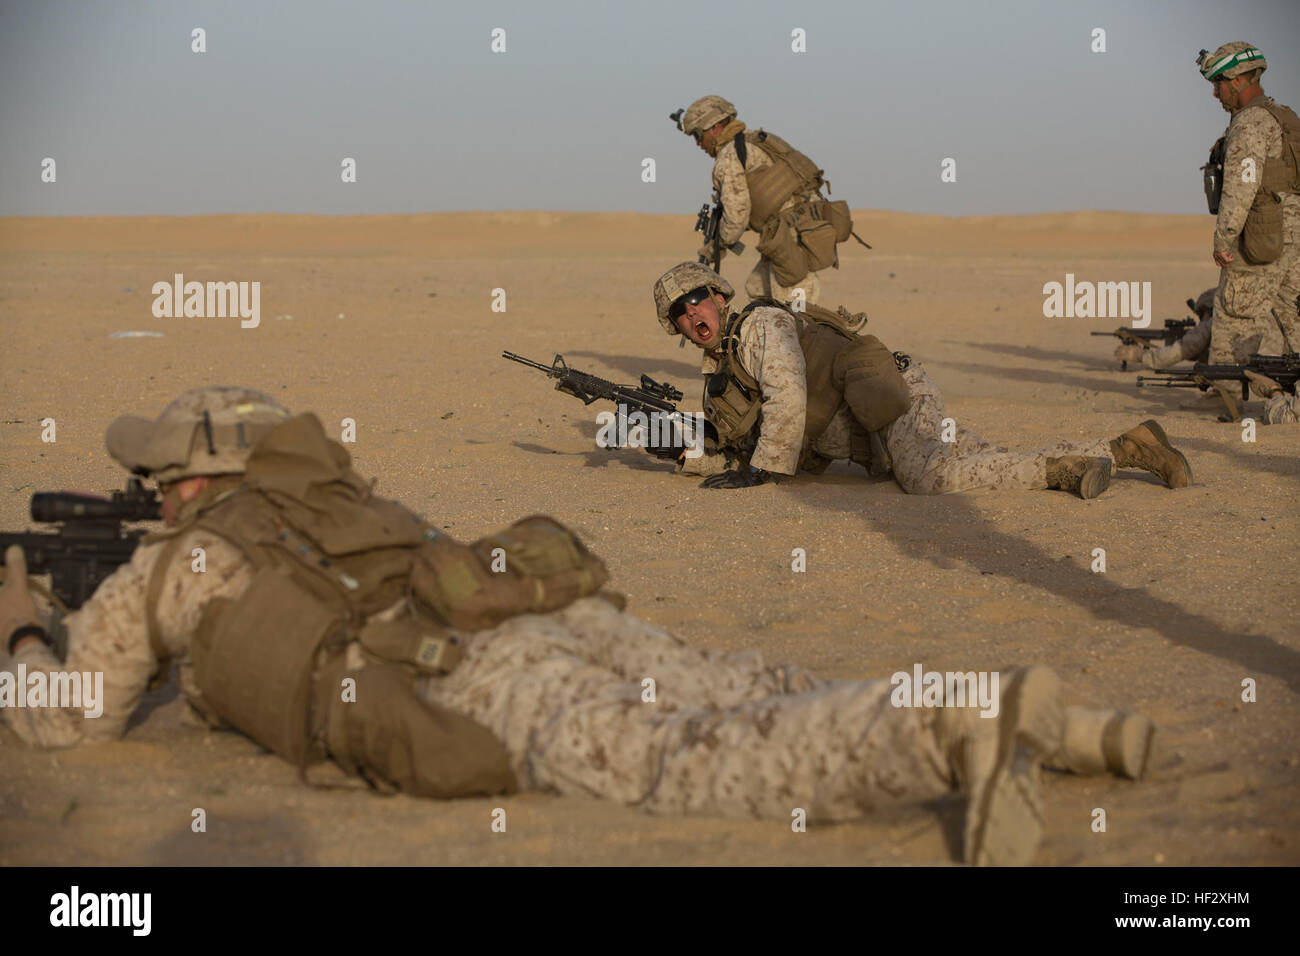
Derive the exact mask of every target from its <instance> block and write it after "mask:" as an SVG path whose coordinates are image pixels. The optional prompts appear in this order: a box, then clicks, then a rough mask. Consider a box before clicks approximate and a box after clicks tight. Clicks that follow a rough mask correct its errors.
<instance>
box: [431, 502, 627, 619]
mask: <svg viewBox="0 0 1300 956" xmlns="http://www.w3.org/2000/svg"><path fill="white" fill-rule="evenodd" d="M608 580H609V572H608V571H607V570H606V568H605V564H604V562H603V561H601V560H600V558H598V557H596V556H595V555H593V554H592V553H591V552H590V551H588V550H587V548H586V547H585V546H584V545H583V543H582V542H581V541H580V540H579V539H578V537H577V536H576V535H575V534H573V532H571V531H569V529H567V528H565V527H564V526H563V525H562V524H560V523H559V522H558V521H555V520H554V519H553V518H548V517H545V516H544V515H532V516H530V517H527V518H524V519H522V520H520V521H516V522H515V523H514V524H512V525H511V526H510V527H509V528H506V529H505V530H504V531H499V532H497V533H496V534H493V535H489V536H488V537H486V538H482V539H480V540H479V541H476V542H474V543H473V544H472V545H465V544H460V543H459V542H457V541H454V540H452V539H451V538H449V537H447V536H446V535H439V536H438V537H436V538H435V539H434V540H432V541H426V542H425V543H424V544H423V545H421V546H420V550H419V552H418V554H417V556H416V560H415V566H414V568H413V569H412V571H411V597H412V599H413V600H414V601H415V603H416V606H417V607H419V608H421V609H422V610H427V611H428V612H430V613H431V614H432V615H433V616H434V617H435V618H436V619H437V620H438V621H440V622H442V623H443V624H446V625H448V626H450V627H454V628H459V629H461V630H466V631H478V630H483V629H485V628H489V627H495V626H496V625H497V624H500V623H501V622H502V621H504V620H506V619H507V618H510V617H514V616H515V615H517V614H541V613H545V612H547V611H555V610H559V609H560V608H562V607H565V606H567V605H569V604H571V603H573V602H574V601H576V600H577V599H578V598H582V597H586V596H587V595H589V594H594V593H595V592H596V591H598V590H599V589H600V588H601V586H602V585H604V584H605V582H606V581H608Z"/></svg>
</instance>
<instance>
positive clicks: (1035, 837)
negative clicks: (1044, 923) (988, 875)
mask: <svg viewBox="0 0 1300 956" xmlns="http://www.w3.org/2000/svg"><path fill="white" fill-rule="evenodd" d="M1064 730H1065V707H1064V705H1063V703H1062V701H1061V683H1060V680H1059V679H1058V678H1057V676H1056V675H1055V674H1054V673H1052V671H1050V670H1048V669H1047V668H1045V667H1032V668H1028V669H1026V670H1023V671H1020V672H1018V673H1017V674H1016V675H1015V676H1014V677H1013V678H1012V686H1011V688H1010V689H1009V691H1008V693H1007V694H1006V695H1005V696H1004V697H1003V699H1002V716H1001V717H1000V719H999V725H998V758H997V763H996V765H995V766H994V769H993V772H992V773H991V774H989V776H988V778H987V779H986V780H984V781H980V782H979V784H978V785H977V786H976V787H974V788H972V792H971V795H970V804H969V806H968V807H967V810H966V843H965V854H964V855H965V857H966V862H967V863H970V864H972V865H974V866H1025V865H1026V864H1028V863H1029V862H1030V861H1031V860H1032V859H1033V857H1034V854H1035V853H1036V852H1037V851H1038V844H1039V842H1040V841H1041V840H1042V836H1043V800H1042V795H1041V793H1040V792H1039V781H1038V777H1039V767H1040V766H1041V764H1042V761H1043V759H1044V758H1045V757H1047V756H1048V755H1050V754H1053V753H1055V752H1056V751H1057V749H1058V748H1059V747H1060V746H1061V736H1062V734H1063V733H1064Z"/></svg>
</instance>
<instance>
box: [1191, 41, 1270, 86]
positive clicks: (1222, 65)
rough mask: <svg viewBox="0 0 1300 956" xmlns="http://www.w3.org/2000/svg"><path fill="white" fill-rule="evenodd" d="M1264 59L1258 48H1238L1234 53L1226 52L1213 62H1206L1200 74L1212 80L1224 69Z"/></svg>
mask: <svg viewBox="0 0 1300 956" xmlns="http://www.w3.org/2000/svg"><path fill="white" fill-rule="evenodd" d="M1262 59H1264V54H1262V53H1260V52H1259V50H1257V49H1255V48H1254V47H1251V48H1250V49H1249V50H1239V51H1238V52H1236V53H1228V54H1225V55H1224V56H1222V57H1220V58H1219V59H1217V60H1215V61H1214V62H1213V63H1208V64H1206V65H1205V66H1203V67H1202V68H1201V75H1202V76H1203V77H1205V78H1206V79H1207V80H1212V79H1214V78H1215V77H1216V76H1219V75H1220V74H1222V73H1223V71H1224V70H1228V69H1231V68H1232V67H1234V66H1244V65H1246V64H1249V63H1253V62H1254V61H1255V60H1262Z"/></svg>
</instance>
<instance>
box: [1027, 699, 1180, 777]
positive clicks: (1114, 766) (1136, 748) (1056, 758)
mask: <svg viewBox="0 0 1300 956" xmlns="http://www.w3.org/2000/svg"><path fill="white" fill-rule="evenodd" d="M1155 732H1156V728H1155V725H1154V724H1152V723H1151V721H1149V720H1147V718H1145V717H1143V716H1142V715H1141V714H1130V713H1125V712H1124V711H1121V710H1087V709H1085V708H1083V707H1067V708H1065V733H1064V734H1063V736H1062V739H1061V749H1060V750H1059V751H1058V752H1057V753H1055V754H1053V755H1052V756H1051V757H1050V758H1049V759H1048V761H1047V763H1048V766H1051V767H1059V768H1061V769H1063V770H1070V771H1073V772H1074V773H1084V774H1099V773H1112V774H1114V775H1115V776H1117V777H1128V778H1129V779H1130V780H1138V779H1140V778H1141V777H1142V775H1143V774H1144V773H1145V772H1146V767H1147V758H1148V757H1149V756H1150V754H1151V740H1152V738H1153V737H1154V736H1155Z"/></svg>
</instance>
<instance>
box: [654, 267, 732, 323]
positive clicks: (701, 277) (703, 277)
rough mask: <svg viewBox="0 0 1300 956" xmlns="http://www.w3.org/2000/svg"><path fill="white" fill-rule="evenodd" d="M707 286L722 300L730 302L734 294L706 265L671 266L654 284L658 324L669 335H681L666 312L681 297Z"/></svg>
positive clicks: (720, 277) (728, 284)
mask: <svg viewBox="0 0 1300 956" xmlns="http://www.w3.org/2000/svg"><path fill="white" fill-rule="evenodd" d="M701 286H707V287H708V288H709V290H710V291H713V292H719V293H721V295H722V298H723V299H724V300H725V301H727V302H730V301H731V299H732V297H733V296H734V295H735V294H736V290H735V289H733V288H732V287H731V283H730V282H728V281H727V280H726V279H724V278H722V276H720V275H718V274H717V273H716V272H714V271H713V270H712V269H710V268H709V267H708V266H706V265H701V264H700V263H698V262H681V263H678V264H677V265H675V266H673V267H672V268H671V269H669V270H668V271H667V272H665V273H664V274H663V275H661V276H660V277H659V278H658V280H657V281H656V282H655V290H654V292H655V312H656V313H658V315H659V324H660V325H662V326H663V327H664V330H665V331H666V332H667V333H668V334H669V335H681V334H682V333H681V330H679V329H678V328H677V324H676V323H675V322H673V320H672V319H670V318H668V310H669V309H671V308H672V307H673V303H674V302H676V301H677V300H678V299H680V298H681V297H682V296H684V295H686V294H687V293H689V292H691V291H692V290H694V289H698V288H700V287H701Z"/></svg>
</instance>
